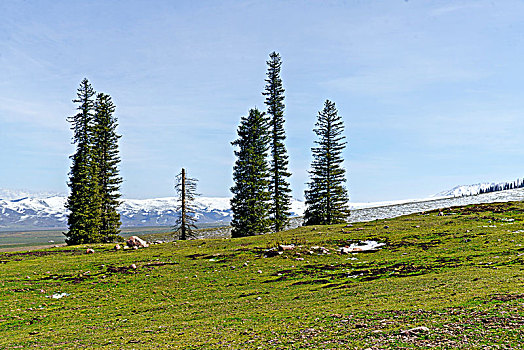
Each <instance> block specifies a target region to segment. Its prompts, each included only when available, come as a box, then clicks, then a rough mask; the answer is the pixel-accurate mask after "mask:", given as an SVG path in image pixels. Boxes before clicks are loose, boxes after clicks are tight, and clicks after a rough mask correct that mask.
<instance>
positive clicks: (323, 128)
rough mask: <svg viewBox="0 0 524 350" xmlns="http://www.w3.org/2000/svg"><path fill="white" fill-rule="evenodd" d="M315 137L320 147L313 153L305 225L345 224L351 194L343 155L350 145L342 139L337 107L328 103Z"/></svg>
mask: <svg viewBox="0 0 524 350" xmlns="http://www.w3.org/2000/svg"><path fill="white" fill-rule="evenodd" d="M315 125H316V128H315V129H314V131H315V133H316V134H317V136H318V140H317V141H315V143H316V144H317V145H318V146H317V147H313V148H312V149H311V151H312V153H313V161H312V163H311V170H310V172H309V173H310V179H311V181H310V182H309V183H308V189H307V190H306V191H305V197H306V205H307V208H306V212H305V215H304V220H305V224H306V225H318V224H322V225H330V224H336V223H342V222H345V220H346V219H347V217H348V215H349V209H348V207H347V204H348V194H347V190H346V188H345V186H344V184H345V182H346V178H345V173H346V171H345V169H344V168H343V167H342V163H343V161H344V159H343V157H342V151H343V150H344V148H345V147H346V144H347V142H345V141H344V139H345V136H344V135H343V131H344V123H343V121H342V118H341V117H340V116H339V115H338V111H337V109H336V108H335V103H333V102H331V101H329V100H326V102H325V104H324V109H323V110H322V111H320V112H319V113H318V119H317V123H316V124H315Z"/></svg>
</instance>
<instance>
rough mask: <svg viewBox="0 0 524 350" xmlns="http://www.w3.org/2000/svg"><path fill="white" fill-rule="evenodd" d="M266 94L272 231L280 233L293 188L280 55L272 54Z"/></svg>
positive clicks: (268, 62) (286, 218)
mask: <svg viewBox="0 0 524 350" xmlns="http://www.w3.org/2000/svg"><path fill="white" fill-rule="evenodd" d="M266 63H267V66H268V70H267V79H266V83H267V85H266V87H265V92H263V93H262V95H264V96H266V100H265V104H266V105H267V116H268V122H269V137H270V140H269V144H270V169H269V174H270V182H269V192H270V196H271V201H270V207H269V213H270V219H271V226H272V229H273V230H274V231H275V232H277V231H281V230H282V229H284V227H285V225H286V223H287V220H288V217H289V215H290V213H289V210H290V208H291V195H290V193H291V189H290V188H289V181H288V177H289V176H291V173H290V172H289V171H288V163H289V162H288V155H287V151H286V145H285V144H284V141H285V139H286V132H285V130H284V108H285V105H284V91H285V90H284V88H283V87H282V79H281V78H280V69H281V66H282V60H281V58H280V55H279V54H278V53H276V52H272V53H271V54H270V55H269V61H267V62H266Z"/></svg>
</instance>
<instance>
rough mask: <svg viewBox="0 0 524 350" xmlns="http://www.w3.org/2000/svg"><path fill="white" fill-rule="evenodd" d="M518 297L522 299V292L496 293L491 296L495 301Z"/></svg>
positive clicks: (523, 295)
mask: <svg viewBox="0 0 524 350" xmlns="http://www.w3.org/2000/svg"><path fill="white" fill-rule="evenodd" d="M518 299H524V294H496V295H494V296H492V297H491V300H496V301H511V300H518Z"/></svg>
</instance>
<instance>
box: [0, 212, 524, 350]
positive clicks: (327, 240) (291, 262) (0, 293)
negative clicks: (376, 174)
mask: <svg viewBox="0 0 524 350" xmlns="http://www.w3.org/2000/svg"><path fill="white" fill-rule="evenodd" d="M445 212H447V213H448V214H449V215H446V216H437V215H436V214H437V213H436V212H431V213H428V214H425V215H422V214H415V215H410V216H406V217H401V218H397V219H391V220H379V221H375V222H371V223H364V224H355V225H354V226H353V227H350V228H345V227H344V226H343V225H339V226H329V227H328V226H324V227H322V226H318V227H313V228H312V227H303V228H299V229H296V230H292V231H288V232H284V233H278V234H271V235H265V236H257V237H248V238H243V239H235V240H202V241H187V242H177V243H167V244H163V245H156V246H152V247H150V248H147V249H142V250H138V251H112V250H111V247H110V246H107V245H105V246H104V245H100V246H94V247H93V248H94V249H95V250H96V253H95V254H92V255H86V254H84V251H85V247H74V248H71V247H65V248H60V249H53V250H49V251H45V252H42V253H38V254H30V253H21V254H0V281H1V282H0V310H2V311H1V314H0V335H1V336H0V349H3V348H14V347H15V346H20V347H24V348H25V347H34V346H37V347H46V348H49V347H55V348H63V349H70V348H75V347H96V348H108V349H111V348H114V349H121V348H136V349H147V348H185V349H199V348H206V349H207V348H228V347H229V348H236V349H246V348H261V349H272V348H275V349H289V348H330V349H335V348H336V349H338V348H340V349H344V348H368V347H369V348H399V347H400V348H409V347H417V348H420V347H422V348H423V347H431V346H434V345H437V346H439V347H441V348H453V347H462V348H468V349H469V348H490V346H491V345H494V344H499V345H504V346H506V347H507V348H520V347H522V346H523V345H522V344H521V339H522V338H523V334H524V270H523V268H524V254H523V253H524V246H523V245H524V235H523V233H519V232H516V233H514V232H515V231H518V230H524V203H501V204H489V205H480V206H468V207H464V208H454V209H449V210H446V211H445ZM511 220H514V221H511ZM385 225H387V226H389V227H388V228H385ZM468 231H469V232H468ZM365 239H376V240H379V241H382V242H386V243H387V245H386V247H385V248H384V249H382V250H380V251H378V252H375V253H359V254H357V255H340V254H338V253H336V250H337V248H338V247H340V246H343V245H345V244H349V243H351V242H354V241H355V240H365ZM279 243H295V244H298V245H299V246H300V247H299V248H298V249H297V250H295V251H290V252H288V251H287V252H285V253H284V254H282V255H279V256H275V257H270V258H264V257H263V255H264V252H263V251H264V249H267V248H270V247H274V246H277V245H278V244H279ZM315 245H320V246H324V247H326V248H328V249H330V252H331V253H330V254H324V255H319V254H313V255H311V254H309V253H308V251H309V250H310V247H311V246H315ZM353 257H356V258H357V260H352V259H351V258H353ZM302 259H303V260H302ZM133 263H134V264H136V266H137V269H136V270H133V269H130V268H129V266H130V265H131V264H133ZM355 276H357V277H356V278H355ZM59 291H60V292H66V293H69V294H70V295H69V296H66V297H64V298H62V299H51V298H46V295H50V294H52V293H55V292H59ZM417 326H425V327H428V328H429V331H421V332H418V333H417V332H406V330H408V329H411V328H414V327H417Z"/></svg>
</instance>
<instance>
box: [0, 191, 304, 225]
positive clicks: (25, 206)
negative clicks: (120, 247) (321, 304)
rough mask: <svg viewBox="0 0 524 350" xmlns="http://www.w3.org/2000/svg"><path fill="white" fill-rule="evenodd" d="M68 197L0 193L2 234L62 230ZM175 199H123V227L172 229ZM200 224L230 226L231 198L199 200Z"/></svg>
mask: <svg viewBox="0 0 524 350" xmlns="http://www.w3.org/2000/svg"><path fill="white" fill-rule="evenodd" d="M65 202H66V196H64V195H60V194H56V193H49V192H39V193H31V192H30V191H13V190H6V189H0V230H2V231H9V230H34V229H62V228H65V227H66V224H67V211H66V209H65V206H64V205H65ZM291 204H292V209H291V213H292V215H293V216H301V215H303V213H304V202H303V201H299V200H296V199H293V200H292V203H291ZM176 207H177V199H176V198H174V197H167V198H154V199H123V200H122V204H121V205H120V208H119V212H120V216H121V220H122V225H123V226H124V227H138V226H171V225H174V223H175V220H176V217H177V213H176V210H175V208H176ZM196 207H197V213H196V215H197V218H198V223H199V224H210V223H213V224H228V223H229V222H230V221H231V218H232V213H231V209H230V207H229V198H226V197H198V198H197V199H196Z"/></svg>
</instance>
